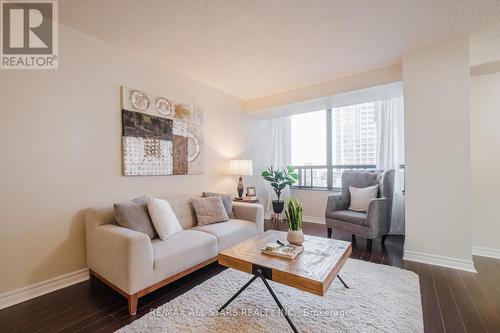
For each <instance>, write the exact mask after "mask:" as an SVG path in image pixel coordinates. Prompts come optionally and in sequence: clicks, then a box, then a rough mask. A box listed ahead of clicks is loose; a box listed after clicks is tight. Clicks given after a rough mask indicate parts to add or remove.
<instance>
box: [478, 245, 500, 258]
mask: <svg viewBox="0 0 500 333" xmlns="http://www.w3.org/2000/svg"><path fill="white" fill-rule="evenodd" d="M472 254H473V255H475V256H480V257H488V258H495V259H500V250H499V249H491V248H488V247H480V246H473V247H472Z"/></svg>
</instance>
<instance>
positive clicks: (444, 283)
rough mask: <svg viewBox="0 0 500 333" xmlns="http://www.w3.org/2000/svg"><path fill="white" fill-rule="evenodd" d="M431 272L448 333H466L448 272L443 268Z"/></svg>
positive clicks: (436, 267) (433, 267)
mask: <svg viewBox="0 0 500 333" xmlns="http://www.w3.org/2000/svg"><path fill="white" fill-rule="evenodd" d="M431 272H432V278H433V279H434V284H435V286H436V294H437V297H438V300H439V304H440V308H441V315H442V317H443V322H444V327H445V330H446V332H453V333H461V332H466V331H465V325H464V323H463V320H462V317H461V316H460V312H459V311H458V306H457V304H456V301H455V297H454V295H453V293H452V291H451V287H450V284H449V282H448V279H447V277H446V270H445V269H444V268H442V267H438V266H432V267H431Z"/></svg>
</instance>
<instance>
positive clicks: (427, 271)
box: [417, 263, 445, 333]
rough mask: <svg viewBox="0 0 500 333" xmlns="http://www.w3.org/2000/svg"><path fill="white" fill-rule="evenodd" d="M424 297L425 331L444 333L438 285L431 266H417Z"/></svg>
mask: <svg viewBox="0 0 500 333" xmlns="http://www.w3.org/2000/svg"><path fill="white" fill-rule="evenodd" d="M417 266H418V268H417V269H418V277H419V282H420V293H421V295H422V311H423V315H424V330H425V332H427V333H444V332H445V330H444V323H443V318H442V315H441V305H440V303H439V299H438V297H437V292H436V285H435V284H434V278H433V277H432V271H431V266H429V265H425V264H420V263H418V264H417Z"/></svg>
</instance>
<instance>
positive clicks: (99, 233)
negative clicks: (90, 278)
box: [85, 212, 153, 295]
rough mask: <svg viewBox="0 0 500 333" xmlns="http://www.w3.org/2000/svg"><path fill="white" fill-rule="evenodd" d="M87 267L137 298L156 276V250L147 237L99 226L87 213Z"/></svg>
mask: <svg viewBox="0 0 500 333" xmlns="http://www.w3.org/2000/svg"><path fill="white" fill-rule="evenodd" d="M85 219H86V242H87V266H88V267H89V268H90V269H92V270H93V271H95V272H96V273H98V274H99V275H101V276H102V277H104V278H105V279H106V280H108V281H109V282H111V283H112V284H114V285H115V286H117V287H118V288H120V289H121V290H123V291H125V292H126V293H128V294H130V295H131V294H134V293H136V292H137V291H139V290H141V289H143V288H144V282H145V277H148V276H151V274H152V273H153V247H152V245H151V240H150V239H149V237H148V236H147V235H146V234H143V233H141V232H137V231H133V230H130V229H127V228H123V227H120V226H118V225H116V224H104V225H96V224H95V221H94V220H93V219H92V212H86V214H85Z"/></svg>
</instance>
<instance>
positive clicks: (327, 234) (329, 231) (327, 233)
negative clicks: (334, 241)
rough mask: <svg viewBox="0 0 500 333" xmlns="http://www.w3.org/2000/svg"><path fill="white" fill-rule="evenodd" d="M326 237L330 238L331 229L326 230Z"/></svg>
mask: <svg viewBox="0 0 500 333" xmlns="http://www.w3.org/2000/svg"><path fill="white" fill-rule="evenodd" d="M326 237H328V238H332V228H326Z"/></svg>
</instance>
